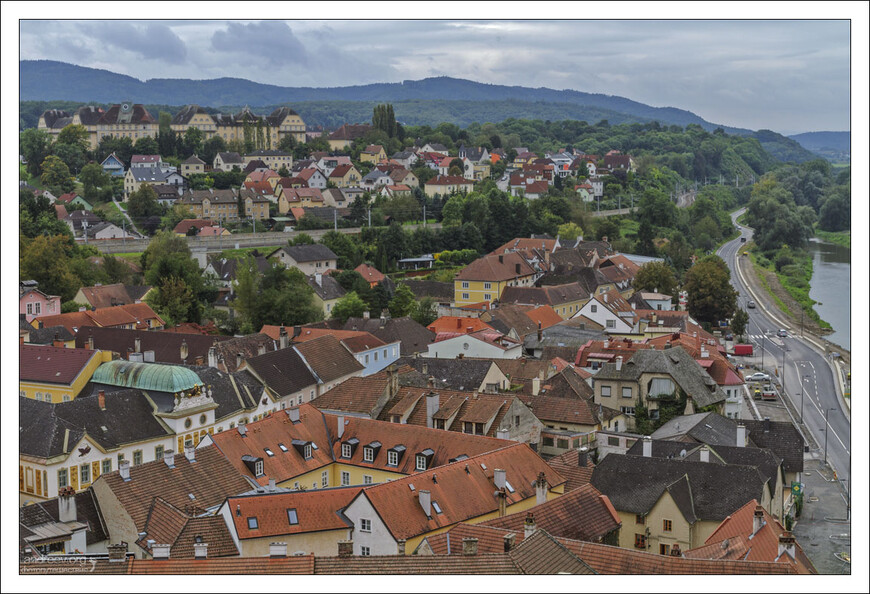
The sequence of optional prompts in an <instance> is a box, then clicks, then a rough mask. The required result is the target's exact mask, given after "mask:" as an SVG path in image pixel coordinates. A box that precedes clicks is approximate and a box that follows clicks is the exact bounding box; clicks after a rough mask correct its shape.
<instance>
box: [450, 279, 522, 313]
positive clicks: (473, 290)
mask: <svg viewBox="0 0 870 594" xmlns="http://www.w3.org/2000/svg"><path fill="white" fill-rule="evenodd" d="M534 283H535V275H534V274H529V275H525V276H518V277H516V278H513V279H510V280H505V281H483V280H459V279H456V280H454V281H453V301H454V303H455V304H456V305H457V306H462V305H469V304H471V303H480V302H481V301H495V300H496V299H499V300H500V299H501V294H502V293H503V292H504V290H505V288H506V287H531V286H533V285H534Z"/></svg>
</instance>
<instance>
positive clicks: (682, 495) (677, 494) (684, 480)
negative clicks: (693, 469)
mask: <svg viewBox="0 0 870 594" xmlns="http://www.w3.org/2000/svg"><path fill="white" fill-rule="evenodd" d="M667 490H668V493H670V495H671V497H673V499H674V503H675V504H676V505H677V508H678V509H679V510H680V513H681V514H683V517H684V518H686V521H687V522H689V523H690V524H693V523H694V522H695V521H696V520H698V516H697V515H695V503H694V501H693V498H692V485H691V484H689V477H688V475H685V474H684V475H683V476H681V477H680V478H678V479H677V480H676V481H674V482H673V483H671V484H670V485H668V487H667Z"/></svg>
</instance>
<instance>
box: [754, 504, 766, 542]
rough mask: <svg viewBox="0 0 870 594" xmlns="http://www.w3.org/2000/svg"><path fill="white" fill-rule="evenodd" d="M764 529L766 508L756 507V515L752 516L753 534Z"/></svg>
mask: <svg viewBox="0 0 870 594" xmlns="http://www.w3.org/2000/svg"><path fill="white" fill-rule="evenodd" d="M763 527H764V508H763V507H761V506H760V505H756V506H755V513H754V514H753V516H752V534H753V535H754V534H756V533H757V532H758V531H759V530H761V529H762V528H763Z"/></svg>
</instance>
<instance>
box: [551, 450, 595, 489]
mask: <svg viewBox="0 0 870 594" xmlns="http://www.w3.org/2000/svg"><path fill="white" fill-rule="evenodd" d="M547 464H549V465H550V468H552V469H553V470H555V471H556V472H558V473H559V474H561V475H562V476H563V477H565V481H566V483H565V493H570V492H571V491H573V490H575V489H579V488H580V487H582V486H583V485H588V484H589V482H590V481H591V480H592V472H593V471H594V470H595V464H594V463H593V462H592V458H591V456H588V455H587V456H586V466H580V451H579V450H568V451H567V452H565V453H563V454H560V455H558V456H555V457H553V458H550V459H549V460H547Z"/></svg>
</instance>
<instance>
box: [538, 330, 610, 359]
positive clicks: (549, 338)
mask: <svg viewBox="0 0 870 594" xmlns="http://www.w3.org/2000/svg"><path fill="white" fill-rule="evenodd" d="M603 337H604V332H602V331H600V330H586V329H583V328H578V327H577V326H574V325H571V324H569V323H566V322H560V323H558V324H555V325H553V326H550V327H549V328H544V330H543V332H542V339H541V340H538V333H537V332H532V333H530V334H527V335H526V337H525V338H524V339H523V348H524V349H525V351H526V352H528V353H531V352H533V351H536V350H540V351H541V359H552V358H553V357H562V358H563V359H565V360H566V361H571V362H573V361H574V359H575V358H576V357H577V350H578V349H579V348H580V347H581V346H583V345H584V344H586V343H587V342H589V341H590V340H598V339H601V338H603Z"/></svg>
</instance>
